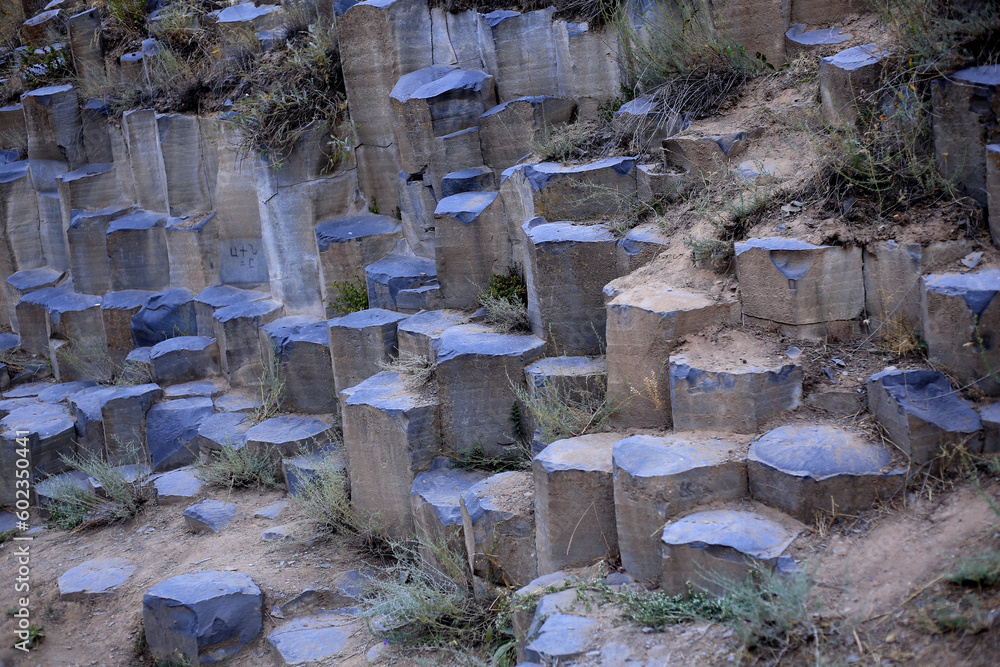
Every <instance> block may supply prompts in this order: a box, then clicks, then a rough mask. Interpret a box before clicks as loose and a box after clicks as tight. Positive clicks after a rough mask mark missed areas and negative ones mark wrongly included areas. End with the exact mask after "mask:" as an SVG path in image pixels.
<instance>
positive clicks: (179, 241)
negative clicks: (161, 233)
mask: <svg viewBox="0 0 1000 667" xmlns="http://www.w3.org/2000/svg"><path fill="white" fill-rule="evenodd" d="M166 235H167V256H168V258H169V259H170V284H171V285H175V286H177V287H186V288H188V289H189V290H192V291H195V292H197V291H199V290H203V289H205V288H206V287H208V286H209V285H214V284H215V283H217V282H218V281H219V221H218V219H217V218H216V215H215V213H192V214H191V215H186V216H184V217H182V218H170V219H169V221H168V222H167V227H166Z"/></svg>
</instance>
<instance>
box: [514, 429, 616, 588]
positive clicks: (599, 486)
mask: <svg viewBox="0 0 1000 667" xmlns="http://www.w3.org/2000/svg"><path fill="white" fill-rule="evenodd" d="M620 439H621V434H617V433H594V434H590V435H582V436H579V437H576V438H568V439H565V440H558V441H556V442H553V443H552V444H551V445H549V446H548V447H546V448H545V449H544V450H542V452H541V453H540V454H538V456H536V457H535V459H534V461H533V462H532V464H531V470H532V475H533V477H534V482H535V548H536V557H537V561H538V573H539V574H549V573H551V572H555V571H557V570H560V569H563V568H571V567H577V566H585V565H591V564H593V563H594V562H596V561H598V560H600V559H601V558H605V557H609V558H611V559H614V558H615V557H616V556H617V552H618V529H617V527H616V524H615V498H614V485H613V483H612V449H613V448H614V444H615V443H616V442H617V441H618V440H620Z"/></svg>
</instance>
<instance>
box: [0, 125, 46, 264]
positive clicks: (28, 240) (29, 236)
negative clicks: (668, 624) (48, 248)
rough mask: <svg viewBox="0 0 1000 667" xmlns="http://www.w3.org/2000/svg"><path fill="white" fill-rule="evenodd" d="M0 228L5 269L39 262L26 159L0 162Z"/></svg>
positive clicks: (39, 242)
mask: <svg viewBox="0 0 1000 667" xmlns="http://www.w3.org/2000/svg"><path fill="white" fill-rule="evenodd" d="M0 131H2V130H0ZM0 232H2V233H3V235H4V239H5V240H4V244H3V246H2V247H3V250H4V252H8V253H10V255H9V256H10V266H9V268H8V271H9V272H13V271H15V270H16V269H19V268H29V267H32V266H38V265H39V264H40V263H41V262H42V257H43V254H42V240H41V237H40V236H39V228H38V200H37V197H36V194H35V188H34V185H32V182H31V173H30V172H29V170H28V161H27V160H18V161H16V162H10V163H8V164H4V165H0ZM8 275H10V273H7V275H0V278H3V279H6V278H7V276H8Z"/></svg>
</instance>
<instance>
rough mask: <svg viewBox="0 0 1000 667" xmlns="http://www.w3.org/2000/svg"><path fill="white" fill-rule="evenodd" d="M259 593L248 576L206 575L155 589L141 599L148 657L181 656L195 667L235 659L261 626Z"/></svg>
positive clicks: (187, 576) (169, 581) (175, 579)
mask: <svg viewBox="0 0 1000 667" xmlns="http://www.w3.org/2000/svg"><path fill="white" fill-rule="evenodd" d="M262 602H263V595H262V594H261V592H260V588H258V587H257V584H255V583H254V582H253V579H251V578H250V577H249V575H246V574H241V573H239V572H218V571H213V570H204V571H201V572H196V573H194V574H184V575H181V576H178V577H173V578H172V579H167V580H166V581H164V582H161V583H159V584H157V585H156V586H153V587H152V588H151V589H149V590H148V591H147V592H146V594H145V595H143V597H142V624H143V628H144V629H145V631H146V641H147V642H148V643H149V649H150V652H151V653H152V654H153V655H155V656H156V657H158V658H171V657H176V656H177V654H178V653H179V654H181V655H183V656H184V657H186V658H187V659H188V660H190V661H191V664H192V665H193V666H197V665H211V664H214V663H217V662H221V661H223V660H226V659H228V658H231V657H233V656H235V655H236V654H237V653H239V652H240V650H241V649H242V648H243V647H244V646H246V645H247V644H249V643H250V642H251V641H253V640H254V639H256V638H257V635H259V634H260V631H261V628H262V626H263V620H262V617H261V603H262Z"/></svg>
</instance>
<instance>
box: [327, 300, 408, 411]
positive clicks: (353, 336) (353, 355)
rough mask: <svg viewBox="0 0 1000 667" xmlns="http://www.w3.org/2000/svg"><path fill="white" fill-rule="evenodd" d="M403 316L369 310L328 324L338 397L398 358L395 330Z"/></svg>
mask: <svg viewBox="0 0 1000 667" xmlns="http://www.w3.org/2000/svg"><path fill="white" fill-rule="evenodd" d="M404 319H406V316H405V315H401V314H399V313H395V312H392V311H389V310H383V309H378V308H369V309H367V310H361V311H358V312H356V313H351V314H350V315H344V316H343V317H337V318H334V319H332V320H330V321H329V322H327V325H328V326H329V331H330V353H331V355H332V357H333V378H334V386H335V387H336V391H337V394H338V395H339V394H340V392H342V391H344V390H345V389H348V388H350V387H353V386H354V385H356V384H358V383H359V382H361V381H362V380H364V379H366V378H370V377H371V376H373V375H375V374H376V373H378V372H379V370H381V366H380V365H379V363H380V362H386V361H389V359H391V358H392V357H395V356H396V354H397V343H396V327H397V325H398V324H399V322H400V321H402V320H404Z"/></svg>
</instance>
